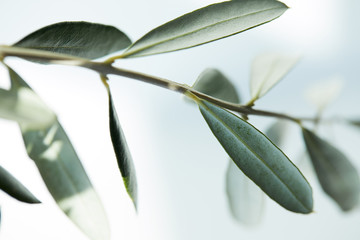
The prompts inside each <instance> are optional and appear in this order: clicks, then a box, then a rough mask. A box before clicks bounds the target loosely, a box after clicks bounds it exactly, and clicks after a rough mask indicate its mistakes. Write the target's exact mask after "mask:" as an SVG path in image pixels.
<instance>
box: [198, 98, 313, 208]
mask: <svg viewBox="0 0 360 240" xmlns="http://www.w3.org/2000/svg"><path fill="white" fill-rule="evenodd" d="M196 101H197V103H198V104H199V107H200V111H201V113H202V115H203V116H204V118H205V120H206V122H207V123H208V125H209V127H210V129H211V130H212V132H213V133H214V135H215V136H216V138H217V139H218V140H219V142H220V143H221V145H222V146H223V147H224V149H225V151H226V152H227V153H228V154H229V156H230V157H231V159H232V160H233V161H234V162H235V163H236V165H237V166H238V167H239V168H240V169H241V170H242V171H243V172H244V173H245V175H247V176H248V177H249V178H250V179H252V180H253V181H254V182H255V183H256V184H257V185H258V186H259V187H260V188H261V189H262V190H263V191H264V192H265V193H266V194H267V195H268V196H269V197H271V198H272V199H273V200H274V201H276V202H277V203H279V204H280V205H281V206H283V207H284V208H286V209H288V210H290V211H293V212H298V213H310V212H311V211H312V208H313V200H312V190H311V187H310V185H309V183H308V182H307V181H306V179H305V178H304V176H303V175H302V174H301V172H300V171H299V170H298V168H297V167H296V166H295V165H294V164H293V163H292V162H291V161H290V160H289V159H288V158H287V157H286V156H285V154H284V153H283V152H282V151H281V150H280V149H279V148H277V147H276V146H275V145H274V144H273V143H272V142H271V141H270V140H269V139H268V138H267V137H265V135H263V134H262V133H261V132H260V131H259V130H257V129H256V128H255V127H253V126H252V125H250V124H249V123H248V122H246V121H244V120H242V119H241V118H239V117H237V116H236V115H234V114H232V113H230V112H228V111H226V110H224V109H222V108H220V107H218V106H215V105H213V104H211V103H209V102H207V101H204V100H200V99H196Z"/></svg>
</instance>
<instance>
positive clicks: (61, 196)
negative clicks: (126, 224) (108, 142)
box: [9, 69, 110, 240]
mask: <svg viewBox="0 0 360 240" xmlns="http://www.w3.org/2000/svg"><path fill="white" fill-rule="evenodd" d="M9 71H10V72H11V71H12V72H13V70H11V69H9ZM14 73H15V72H13V73H12V74H10V78H11V83H12V91H16V89H18V88H19V87H25V88H29V86H28V85H27V84H26V83H25V81H24V80H23V79H22V78H21V77H20V76H19V75H17V74H14ZM29 90H31V89H30V88H29ZM20 129H21V133H22V136H23V139H24V143H25V147H26V151H27V153H28V155H29V157H30V158H31V159H33V160H34V162H35V164H36V166H37V168H38V170H39V172H40V174H41V177H42V179H43V181H44V183H45V184H46V186H47V188H48V190H49V192H50V193H51V195H52V197H53V198H54V200H55V201H56V203H57V204H58V206H59V207H60V208H61V210H62V211H64V213H65V214H66V215H67V216H68V217H69V218H70V219H71V220H72V221H73V222H74V223H75V224H76V225H77V226H78V227H79V228H80V229H81V230H82V231H83V232H84V233H85V234H86V235H87V236H89V238H90V239H94V240H99V239H110V230H109V225H108V221H107V218H106V214H105V211H104V209H103V206H102V203H101V201H100V199H99V197H98V195H97V193H96V192H95V190H94V188H93V186H92V184H91V182H90V180H89V178H88V176H87V174H86V172H85V170H84V168H83V166H82V164H81V162H80V159H79V158H78V156H77V154H76V152H75V149H74V147H73V146H72V144H71V142H70V140H69V138H68V136H67V135H66V133H65V131H64V129H63V128H62V126H61V125H60V123H59V122H58V121H55V122H54V123H53V124H52V125H51V126H50V127H48V128H46V129H42V130H31V129H28V128H27V126H23V125H21V124H20Z"/></svg>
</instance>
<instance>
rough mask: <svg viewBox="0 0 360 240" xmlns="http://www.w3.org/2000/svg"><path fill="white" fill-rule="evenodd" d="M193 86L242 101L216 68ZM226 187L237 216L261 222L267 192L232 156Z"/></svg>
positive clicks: (242, 219)
mask: <svg viewBox="0 0 360 240" xmlns="http://www.w3.org/2000/svg"><path fill="white" fill-rule="evenodd" d="M192 88H193V89H195V90H197V91H199V92H202V93H205V94H207V95H210V96H212V97H216V98H219V99H222V100H225V101H229V102H233V103H240V97H239V95H238V94H237V92H236V89H235V87H234V85H233V84H232V83H231V82H230V80H229V79H228V78H227V77H225V76H224V75H223V74H222V73H221V72H220V71H219V70H216V69H212V68H210V69H206V70H205V71H203V72H202V73H201V74H200V76H199V78H198V79H197V80H196V82H195V83H194V85H193V86H192ZM225 188H226V196H227V200H228V204H229V209H230V212H231V214H232V216H233V217H234V219H235V220H237V221H238V222H240V223H243V224H246V225H255V224H257V223H259V222H260V219H261V216H262V212H263V203H264V194H263V192H262V191H261V189H260V188H259V187H258V186H257V185H255V184H254V183H253V182H252V181H251V180H250V179H249V178H248V177H246V176H245V175H244V173H242V172H241V171H240V169H239V167H238V166H237V165H236V164H235V163H234V162H233V161H232V160H231V159H229V164H228V168H227V171H226V186H225Z"/></svg>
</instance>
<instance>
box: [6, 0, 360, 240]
mask: <svg viewBox="0 0 360 240" xmlns="http://www.w3.org/2000/svg"><path fill="white" fill-rule="evenodd" d="M213 2H216V1H211V0H183V1H165V0H152V1H144V0H133V1H122V0H102V1H93V0H86V1H85V0H77V1H70V0H62V1H48V0H47V1H45V0H36V1H20V0H12V1H10V0H1V1H0V9H1V14H0V36H1V38H0V44H12V43H14V42H16V41H18V40H19V39H21V38H22V37H24V36H25V35H27V34H28V33H30V32H33V31H35V30H37V29H39V28H41V27H43V26H46V25H49V24H52V23H56V22H61V21H89V22H97V23H102V24H109V25H113V26H115V27H117V28H119V29H120V30H122V31H123V32H125V33H126V34H127V35H128V36H129V37H130V38H131V39H132V40H136V39H138V38H140V37H141V36H142V35H143V34H145V33H146V32H148V31H149V30H151V29H153V28H155V27H157V26H159V25H161V24H163V23H165V22H167V21H169V20H172V19H173V18H175V17H178V16H180V15H182V14H184V13H187V12H190V11H193V10H195V9H197V8H200V7H203V6H206V5H208V4H210V3H213ZM283 2H284V3H286V4H287V5H288V6H289V7H290V9H289V10H288V11H287V12H285V14H284V15H283V16H281V17H280V18H279V19H276V20H274V21H273V22H271V23H268V24H265V25H263V26H260V27H258V28H255V29H251V30H249V31H247V32H244V33H241V34H239V35H236V36H233V37H230V38H226V39H223V40H220V41H216V42H213V43H210V44H206V45H203V46H200V47H196V48H192V49H188V50H183V51H179V52H174V53H168V54H161V55H157V56H151V57H144V58H139V59H131V60H121V61H118V62H117V63H116V65H117V66H120V67H123V68H129V69H132V70H136V71H141V72H144V73H148V74H152V75H155V76H159V77H164V78H167V79H171V80H173V81H177V82H180V83H186V84H188V85H192V84H193V83H194V82H195V80H196V78H197V76H198V75H199V74H200V73H201V72H202V71H203V70H204V69H206V68H209V67H212V68H217V69H219V70H220V71H222V72H223V73H224V74H225V75H226V76H227V77H228V78H230V79H231V80H232V81H233V82H234V84H235V85H236V87H237V88H238V90H239V93H240V95H241V98H242V99H243V101H244V102H246V101H247V100H249V78H250V67H251V62H252V60H253V59H254V57H255V56H257V55H259V54H262V53H264V52H278V51H279V52H283V53H293V52H296V53H301V54H302V55H303V58H302V60H301V62H300V63H299V64H298V65H297V66H296V68H295V69H294V70H292V71H291V73H290V74H288V75H287V76H286V78H285V79H284V80H283V81H282V82H281V83H280V84H278V85H277V86H276V87H275V88H274V89H273V90H271V91H270V92H269V93H268V94H267V95H266V96H264V97H263V98H262V99H260V100H259V101H258V102H257V103H256V107H257V108H258V109H264V110H272V111H276V112H284V113H288V114H291V115H294V116H304V117H307V116H308V117H312V116H314V114H315V110H316V108H315V107H314V106H312V104H310V103H309V102H308V101H306V99H305V98H304V92H305V91H306V89H308V88H309V87H310V86H311V85H312V84H314V83H316V82H319V81H326V80H327V79H331V78H333V77H334V76H336V77H340V78H342V79H343V80H344V85H343V89H342V92H341V94H340V96H339V98H338V99H337V100H336V101H335V102H333V103H332V104H331V105H330V106H329V107H328V108H327V109H326V112H325V115H326V116H333V115H338V116H343V117H348V118H356V117H358V116H359V115H360V114H359V109H358V102H359V95H358V94H357V93H358V89H360V88H359V87H360V86H359V81H358V76H359V74H358V72H359V65H358V64H359V63H358V56H359V54H360V50H359V48H358V43H359V41H360V34H359V32H358V29H359V24H360V19H359V15H358V12H357V9H359V8H360V2H358V1H355V0H343V1H337V0H326V1H325V0H318V1H310V0H302V1H295V0H288V1H283ZM7 63H8V64H9V65H10V66H11V67H13V68H14V69H15V70H16V71H17V72H18V73H19V74H20V75H21V76H22V77H23V78H24V79H25V80H26V81H27V82H28V83H29V84H30V85H31V86H32V87H33V89H34V90H35V91H36V92H37V93H38V94H39V95H40V96H41V97H42V98H43V100H44V101H45V102H46V103H47V104H48V105H49V106H50V107H51V108H52V109H53V110H54V111H55V112H56V113H57V114H58V116H59V119H60V122H61V123H62V124H63V126H64V128H65V129H66V131H67V133H68V135H69V137H70V139H71V140H72V143H73V145H74V146H75V148H76V150H77V152H78V154H79V157H80V158H81V159H82V162H83V164H84V166H85V168H86V170H87V172H88V174H89V176H90V178H91V180H92V182H93V184H94V186H95V187H96V189H97V191H98V193H99V195H100V197H101V199H102V201H103V203H104V206H105V209H106V211H107V214H108V217H109V221H110V225H111V229H112V239H127V240H135V239H172V240H180V239H188V240H195V239H208V240H216V239H227V240H233V239H247V240H257V239H264V238H270V239H279V240H281V239H284V240H285V239H293V240H298V239H299V240H300V239H329V240H330V239H347V240H353V239H359V237H360V228H359V227H358V223H359V221H360V212H359V210H354V211H352V212H350V213H346V214H344V213H342V212H341V210H340V208H339V207H338V206H337V205H336V204H335V203H334V201H333V200H331V199H330V198H328V197H327V196H325V195H324V193H323V191H322V190H321V189H320V187H319V184H318V182H317V179H316V177H315V175H314V173H313V170H312V168H311V166H310V165H309V164H308V163H306V161H304V160H302V159H303V157H302V156H303V152H304V145H303V143H302V139H301V135H300V130H299V129H298V128H296V126H292V128H291V129H290V131H289V135H288V137H287V138H286V142H285V143H286V144H285V145H284V148H283V150H284V152H285V153H286V154H287V155H288V156H289V158H290V159H292V160H293V161H294V162H295V163H297V164H299V167H300V168H301V170H302V171H303V173H304V175H305V176H306V177H307V179H308V180H309V182H310V184H311V185H312V187H313V192H314V203H315V207H314V210H315V212H314V213H312V214H310V215H300V214H295V213H291V212H288V211H286V210H284V209H283V208H281V207H280V206H279V205H278V204H277V203H275V202H273V201H271V200H270V199H268V198H267V199H266V202H265V211H264V213H263V219H262V221H261V222H260V223H259V224H258V225H257V226H252V227H247V226H244V225H241V224H239V223H237V222H236V221H235V220H234V219H233V218H232V216H231V214H230V212H229V208H228V205H227V200H226V194H225V172H226V167H227V163H228V157H227V154H226V153H225V151H224V150H223V149H222V147H221V146H220V144H219V143H218V142H217V140H216V139H215V137H214V136H213V135H212V133H211V131H210V130H209V129H208V127H207V125H206V123H205V121H204V120H203V118H202V116H201V114H200V112H199V111H198V109H197V108H196V106H194V105H193V104H189V103H187V102H185V101H184V99H183V97H182V96H181V95H179V94H177V93H174V92H171V91H168V90H165V89H162V88H158V87H156V86H152V85H148V84H144V83H141V82H137V81H135V80H131V79H125V78H121V77H111V79H110V85H111V88H112V92H113V98H114V101H115V104H116V107H117V111H118V114H119V119H120V122H121V124H122V127H123V130H124V132H125V134H126V137H127V141H128V144H129V147H130V150H131V152H132V156H133V159H134V162H135V166H136V170H137V177H138V185H139V189H138V190H139V211H138V213H137V214H136V212H135V211H134V208H133V206H132V203H131V201H130V199H129V198H128V196H127V194H126V191H125V189H124V186H123V183H122V179H121V176H120V174H119V171H118V167H117V163H116V159H115V156H114V153H113V151H112V145H111V142H110V137H109V132H108V112H107V111H108V109H107V107H108V106H107V95H106V91H105V88H104V87H103V86H102V84H101V82H100V80H99V79H98V76H97V75H96V74H94V73H93V72H90V71H87V70H84V69H77V68H74V67H63V66H44V65H38V64H35V63H30V62H26V61H23V60H18V59H15V58H13V59H10V58H9V59H8V60H7ZM0 86H1V87H8V86H9V80H8V76H7V73H6V71H5V69H3V68H0ZM250 122H251V123H252V124H253V125H255V126H256V127H257V128H259V129H260V130H266V129H267V128H268V126H269V125H270V124H272V123H273V122H274V119H270V118H264V117H251V118H250ZM323 136H324V137H328V139H329V140H330V141H331V142H332V143H334V144H335V145H336V146H338V147H339V149H341V150H343V151H344V152H345V153H346V154H347V156H348V157H349V158H350V159H351V160H352V161H353V163H354V165H355V166H356V167H357V168H358V169H360V159H359V157H358V156H359V153H360V152H359V148H358V143H359V142H360V130H358V129H355V128H349V127H346V126H334V128H332V131H326V134H325V135H323ZM0 146H1V147H0V149H1V151H0V165H2V166H4V167H5V168H6V169H8V170H9V171H10V172H12V173H13V174H14V176H16V177H17V178H18V179H19V180H20V181H21V182H23V183H24V184H25V185H26V186H27V187H28V188H29V189H30V190H31V192H33V193H34V194H35V195H36V196H37V197H38V198H40V200H41V201H42V202H43V204H40V205H27V204H24V203H20V202H18V201H16V200H13V199H12V198H10V197H8V196H7V195H6V194H4V193H2V192H0V204H1V211H2V220H1V229H0V239H1V240H3V239H4V240H17V239H24V238H30V239H39V240H42V239H52V240H60V239H61V240H62V239H78V240H81V239H87V238H86V237H85V236H84V235H83V234H82V233H81V232H80V231H79V230H78V229H77V228H76V227H75V226H74V225H73V224H72V223H71V222H70V221H68V219H67V218H66V217H65V215H64V214H63V213H62V212H61V211H60V210H59V209H58V207H57V206H56V204H55V203H54V201H53V200H52V198H51V197H50V195H49V194H48V192H47V190H46V188H45V186H44V184H43V183H42V181H41V178H40V176H39V174H38V172H37V169H36V168H35V165H34V164H33V162H32V161H31V160H29V158H28V157H27V155H26V152H25V149H24V147H23V142H22V138H21V134H20V131H19V129H18V127H17V125H16V124H15V123H13V122H9V121H6V120H2V119H0Z"/></svg>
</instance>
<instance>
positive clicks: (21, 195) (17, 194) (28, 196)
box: [0, 166, 40, 203]
mask: <svg viewBox="0 0 360 240" xmlns="http://www.w3.org/2000/svg"><path fill="white" fill-rule="evenodd" d="M0 189H1V190H3V191H4V192H6V193H7V194H9V195H10V196H12V197H13V198H15V199H17V200H19V201H21V202H25V203H40V201H39V200H38V199H37V198H36V197H35V196H34V195H33V194H32V193H31V192H30V191H29V190H28V189H27V188H26V187H25V186H24V185H23V184H22V183H21V182H19V181H18V180H17V179H16V178H15V177H14V176H13V175H11V174H10V173H9V172H8V171H6V170H5V169H4V168H3V167H1V166H0Z"/></svg>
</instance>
